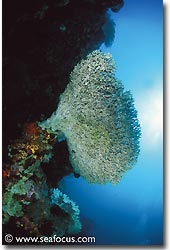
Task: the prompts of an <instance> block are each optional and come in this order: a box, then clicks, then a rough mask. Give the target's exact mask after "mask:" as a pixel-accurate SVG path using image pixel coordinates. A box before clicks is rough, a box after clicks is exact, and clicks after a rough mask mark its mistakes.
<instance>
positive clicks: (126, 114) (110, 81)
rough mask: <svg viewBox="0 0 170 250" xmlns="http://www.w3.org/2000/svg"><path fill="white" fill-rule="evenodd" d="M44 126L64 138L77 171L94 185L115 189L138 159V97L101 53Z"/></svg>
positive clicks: (83, 65)
mask: <svg viewBox="0 0 170 250" xmlns="http://www.w3.org/2000/svg"><path fill="white" fill-rule="evenodd" d="M40 126H41V127H42V128H43V129H47V130H48V132H50V131H51V132H52V133H54V134H57V133H58V130H60V131H62V132H63V133H64V134H65V137H66V140H67V144H68V148H69V153H70V161H71V164H72V166H73V168H74V171H75V172H76V173H78V174H80V175H81V176H83V177H84V178H85V179H86V180H87V181H88V182H90V183H107V182H111V183H113V184H116V183H117V182H119V181H120V179H121V177H122V175H123V173H124V172H126V171H127V170H129V169H131V168H132V166H133V165H134V164H135V163H136V161H137V157H138V155H139V138H140V133H141V132H140V125H139V122H138V119H137V111H136V109H135V107H134V100H133V97H132V95H131V93H130V92H129V91H124V87H123V85H122V83H121V82H120V81H119V80H117V78H116V77H115V62H114V61H113V60H112V58H111V55H110V54H104V53H102V52H100V51H98V50H96V51H93V52H92V53H90V54H89V55H88V56H87V58H86V59H83V60H82V61H81V62H80V63H79V64H77V66H75V68H74V70H73V71H72V73H71V75H70V82H69V84H68V85H67V88H66V89H65V91H64V93H63V94H61V96H60V102H59V106H58V108H57V110H56V111H55V112H54V113H53V114H52V116H51V117H50V118H49V119H47V120H45V121H43V122H41V123H40Z"/></svg>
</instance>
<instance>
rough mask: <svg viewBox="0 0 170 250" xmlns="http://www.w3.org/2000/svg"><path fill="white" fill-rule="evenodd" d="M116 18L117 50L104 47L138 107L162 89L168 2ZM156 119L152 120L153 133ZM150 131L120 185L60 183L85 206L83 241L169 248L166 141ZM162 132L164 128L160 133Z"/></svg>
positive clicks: (136, 7)
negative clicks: (165, 230) (165, 199)
mask: <svg viewBox="0 0 170 250" xmlns="http://www.w3.org/2000/svg"><path fill="white" fill-rule="evenodd" d="M111 17H112V18H113V19H114V21H115V23H116V35H115V40H114V43H113V45H112V47H110V48H106V47H105V46H104V45H102V46H101V50H102V51H104V52H110V53H111V54H112V55H113V58H114V59H115V60H116V64H117V77H118V78H119V79H121V80H122V82H123V84H124V86H125V89H127V90H131V92H132V93H133V95H134V97H135V100H136V106H137V107H138V105H139V104H138V103H137V100H138V96H139V95H141V93H145V92H147V91H149V92H152V90H153V95H152V98H154V93H155V92H154V86H155V84H156V87H157V88H159V89H162V1H161V0H150V1H148V0H144V1H136V0H126V1H125V5H124V7H123V8H122V9H121V10H120V11H119V12H118V13H111ZM157 79H158V80H157ZM151 94H152V93H151ZM155 98H157V97H156V96H155ZM144 99H145V95H144ZM148 108H149V107H148ZM140 112H141V113H142V110H140ZM143 112H144V111H143ZM153 113H154V111H153V112H152V115H151V116H150V117H149V118H148V119H150V120H148V130H149V128H152V126H153V129H151V132H152V131H154V129H155V128H154V122H155V121H154V114H153ZM141 115H143V114H141ZM155 116H156V117H155V119H156V118H157V117H158V115H157V113H155ZM144 126H145V125H143V127H142V131H143V134H142V138H141V153H140V156H139V159H138V163H137V165H136V166H135V167H134V168H133V169H132V170H130V171H129V172H127V173H126V174H125V175H124V177H123V179H122V180H121V182H120V183H119V184H118V185H116V186H113V185H111V184H106V185H96V184H89V183H87V182H86V181H85V180H84V179H83V178H81V177H80V178H78V179H77V178H74V177H73V175H70V176H66V177H65V178H64V179H63V180H62V181H61V182H60V188H61V189H62V191H63V192H65V193H67V194H68V195H69V197H70V198H71V199H73V200H74V201H75V202H76V203H77V204H78V205H79V208H80V211H81V221H82V224H83V229H82V232H81V235H82V236H83V235H87V236H95V237H96V244H97V245H161V244H163V150H162V137H159V138H158V139H157V140H156V141H154V140H153V141H152V139H153V137H154V135H156V134H149V135H148V134H147V133H146V131H145V130H147V127H146V128H145V127H144ZM155 126H156V125H155ZM159 130H161V127H160V128H159V126H158V129H157V130H156V132H155V133H158V132H160V131H159Z"/></svg>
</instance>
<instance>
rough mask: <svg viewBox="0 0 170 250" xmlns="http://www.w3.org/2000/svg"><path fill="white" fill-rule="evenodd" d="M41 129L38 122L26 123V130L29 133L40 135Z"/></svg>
mask: <svg viewBox="0 0 170 250" xmlns="http://www.w3.org/2000/svg"><path fill="white" fill-rule="evenodd" d="M41 131H42V130H41V128H40V127H38V126H37V124H36V122H30V123H26V124H25V125H24V132H25V133H26V134H28V135H38V134H40V133H41Z"/></svg>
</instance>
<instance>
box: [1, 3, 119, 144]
mask: <svg viewBox="0 0 170 250" xmlns="http://www.w3.org/2000/svg"><path fill="white" fill-rule="evenodd" d="M122 4H123V1H122V0H82V1H79V0H55V1H54V0H46V1H42V0H39V1H34V0H29V1H21V0H16V1H10V0H5V1H4V2H3V124H4V127H3V129H4V135H5V136H4V144H8V143H9V140H10V139H16V138H17V137H18V136H19V135H20V127H21V126H22V125H23V123H24V122H29V121H35V120H38V121H39V120H41V119H44V118H45V117H48V116H49V115H50V114H51V112H52V111H53V110H54V109H56V106H57V104H58V98H59V95H60V93H61V92H63V91H64V89H65V87H66V85H67V83H68V80H69V74H70V72H71V71H72V69H73V67H74V65H75V64H76V63H77V62H78V61H79V60H80V59H81V58H83V57H84V56H86V55H87V54H88V53H90V52H91V51H92V50H94V49H97V48H99V46H100V45H101V44H102V43H103V42H104V41H105V35H104V33H103V30H102V26H103V25H104V23H105V22H106V21H107V15H106V11H107V8H112V9H113V10H117V9H119V8H120V7H121V6H122ZM42 115H43V116H42Z"/></svg>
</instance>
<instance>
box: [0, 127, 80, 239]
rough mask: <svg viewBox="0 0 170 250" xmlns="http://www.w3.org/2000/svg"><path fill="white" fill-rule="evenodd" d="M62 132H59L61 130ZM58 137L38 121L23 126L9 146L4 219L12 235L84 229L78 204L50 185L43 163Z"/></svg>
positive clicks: (4, 185)
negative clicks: (43, 128)
mask: <svg viewBox="0 0 170 250" xmlns="http://www.w3.org/2000/svg"><path fill="white" fill-rule="evenodd" d="M59 135H60V134H59ZM54 139H55V137H53V135H52V134H49V133H48V132H47V131H46V130H44V131H42V129H41V128H40V127H38V126H37V124H36V123H27V124H25V126H24V131H23V136H22V137H21V138H20V139H18V140H17V141H16V142H14V143H13V144H11V145H9V146H8V149H9V151H8V156H9V162H8V163H5V164H3V202H2V222H3V224H4V225H8V228H9V229H8V232H10V228H15V230H14V231H12V232H11V233H12V234H13V235H15V234H16V235H22V236H23V235H27V236H28V235H33V236H44V235H45V236H46V235H48V236H51V235H54V234H55V235H57V236H63V235H65V234H76V233H79V232H80V230H81V223H80V221H79V213H80V211H79V209H78V206H77V205H76V204H75V203H74V202H73V201H72V200H70V199H69V197H68V196H67V195H65V194H63V193H62V192H61V191H60V190H59V189H58V188H56V189H54V191H53V193H52V195H51V189H50V188H49V187H48V185H47V183H46V176H45V174H44V172H43V171H42V168H41V164H42V163H48V162H49V161H50V159H51V157H52V148H53V147H54V143H55V141H54Z"/></svg>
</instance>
